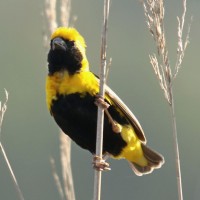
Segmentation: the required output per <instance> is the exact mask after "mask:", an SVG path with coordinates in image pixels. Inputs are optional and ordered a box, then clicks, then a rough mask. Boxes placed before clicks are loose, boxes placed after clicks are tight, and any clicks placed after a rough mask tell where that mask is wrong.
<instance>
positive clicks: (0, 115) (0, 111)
mask: <svg viewBox="0 0 200 200" xmlns="http://www.w3.org/2000/svg"><path fill="white" fill-rule="evenodd" d="M5 94H6V101H5V102H4V104H3V106H2V104H1V102H0V137H1V127H2V123H3V117H4V114H5V112H6V109H7V102H8V92H7V91H6V90H5ZM0 152H1V153H2V155H3V158H4V160H5V162H6V165H7V167H8V170H9V172H10V176H11V178H12V181H13V183H14V186H15V189H16V191H17V194H18V197H19V199H20V200H24V197H23V194H22V191H21V189H20V187H19V184H18V182H17V179H16V177H15V174H14V171H13V169H12V167H11V164H10V162H9V160H8V157H7V155H6V152H5V149H4V147H3V145H2V143H1V140H0Z"/></svg>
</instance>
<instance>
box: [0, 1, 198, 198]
mask: <svg viewBox="0 0 200 200" xmlns="http://www.w3.org/2000/svg"><path fill="white" fill-rule="evenodd" d="M180 4H181V1H176V2H175V1H172V0H169V1H166V10H165V12H166V18H165V20H166V25H165V29H166V32H167V35H166V36H167V40H168V42H169V46H168V48H169V51H170V52H171V54H172V59H171V62H173V59H174V60H175V56H174V57H173V55H175V52H176V40H175V39H176V38H175V35H176V31H177V21H176V16H177V15H180V13H181V11H182V8H180ZM102 6H103V3H102V2H100V1H92V0H85V1H78V0H73V1H72V16H74V15H76V16H78V20H77V22H76V23H75V26H76V28H77V29H78V30H79V31H80V32H81V33H82V35H83V36H84V37H85V39H86V42H87V46H88V48H87V56H88V59H89V61H90V66H91V70H92V71H94V72H96V73H98V71H99V60H100V52H99V51H100V33H101V25H102ZM199 8H200V2H199V1H198V0H190V1H188V12H187V14H188V15H193V16H194V21H193V24H192V30H191V35H190V41H191V44H190V45H189V47H188V49H187V51H186V55H185V60H184V62H183V68H182V69H181V71H180V74H179V76H178V77H177V81H176V83H175V91H174V93H175V104H176V108H175V109H176V113H177V126H178V137H179V144H180V157H181V166H182V174H183V193H184V197H185V199H194V200H198V199H199V196H200V175H198V171H199V167H200V158H199V140H200V138H199V137H200V136H199V134H198V133H200V128H199V125H198V124H199V104H200V92H199V84H200V79H199V74H200V68H199V58H198V53H199V52H200V45H199V42H198V41H199V35H200V26H199V22H200V14H199ZM43 9H44V4H43V2H42V1H39V0H35V1H25V0H18V1H11V0H7V1H2V2H1V6H0V25H1V31H0V38H1V39H0V67H1V70H0V99H1V100H3V98H4V89H3V88H6V89H7V90H8V92H9V102H8V109H7V112H6V115H5V118H4V123H3V127H2V141H3V144H4V148H5V150H6V152H7V154H8V157H9V158H10V162H11V165H12V166H13V170H14V171H15V175H16V177H17V180H18V182H19V184H20V187H21V190H22V192H23V194H24V197H25V199H29V200H36V199H37V200H44V199H49V200H51V199H52V200H53V199H59V195H58V192H57V189H56V186H55V183H54V180H53V177H52V172H51V166H50V162H49V158H50V156H51V155H52V156H53V157H54V158H56V157H57V159H58V158H59V148H58V144H59V141H58V133H59V131H58V128H57V126H56V124H55V122H54V121H53V119H52V118H51V116H50V115H49V113H48V111H47V109H46V104H45V90H44V88H45V76H46V73H47V69H46V65H47V63H46V52H45V50H44V47H43V31H44V30H43V27H44V23H43V21H44V20H43V17H42V12H43ZM108 45H109V48H108V57H109V56H110V57H112V59H113V61H112V66H111V70H110V74H109V81H108V83H109V85H110V86H111V87H112V88H113V89H114V91H116V92H117V93H118V94H119V96H120V97H121V98H122V99H123V100H124V101H125V102H126V103H127V105H128V106H129V107H130V109H131V110H132V111H133V112H134V114H135V115H136V116H137V117H138V119H139V120H140V122H141V124H142V126H143V128H144V130H145V133H146V136H147V139H148V144H149V145H150V146H152V147H154V149H157V150H158V151H159V152H160V153H162V154H163V155H164V156H165V160H166V163H165V165H164V166H163V167H162V168H161V169H160V170H156V171H155V172H154V173H153V174H151V175H149V176H144V177H136V176H135V175H134V174H133V173H132V171H131V170H130V169H129V166H128V164H127V163H126V162H124V161H113V160H111V161H109V162H110V164H111V168H112V171H111V172H108V173H104V174H103V187H102V199H115V200H121V199H124V198H125V199H139V200H142V199H146V198H147V197H148V198H149V199H155V200H156V199H160V197H161V196H162V200H165V199H166V200H168V199H177V188H176V178H175V164H174V151H173V142H172V134H171V132H172V129H171V121H170V118H169V110H168V107H167V104H166V102H165V100H164V97H163V94H162V92H161V91H160V88H159V85H158V83H157V80H156V78H155V75H154V73H153V70H152V69H151V66H150V64H149V58H148V55H149V53H151V52H152V51H155V48H154V44H153V42H152V39H151V37H150V35H149V33H148V30H147V28H146V24H145V22H144V14H143V8H142V6H141V4H140V3H139V2H138V1H131V0H127V1H120V0H116V1H112V4H111V10H110V20H109V33H108ZM91 162H92V158H91V155H90V153H89V152H87V151H85V150H82V149H80V148H79V147H78V146H76V145H75V144H72V168H73V174H74V183H75V190H76V196H77V199H92V194H93V170H92V166H91ZM0 186H1V187H0V194H1V199H4V200H8V199H12V200H14V199H17V195H16V193H15V189H14V186H13V184H12V180H11V178H10V176H9V173H8V170H7V168H6V165H5V163H4V161H3V160H2V158H1V157H0Z"/></svg>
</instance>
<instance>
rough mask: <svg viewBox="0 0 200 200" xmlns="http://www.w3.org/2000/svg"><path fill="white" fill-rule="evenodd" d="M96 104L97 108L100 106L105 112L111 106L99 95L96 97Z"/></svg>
mask: <svg viewBox="0 0 200 200" xmlns="http://www.w3.org/2000/svg"><path fill="white" fill-rule="evenodd" d="M94 103H95V105H96V106H100V107H101V108H103V109H104V110H106V109H108V108H109V106H110V105H109V104H108V103H106V102H105V100H104V98H103V97H102V96H101V95H99V94H97V95H96V99H95V102H94Z"/></svg>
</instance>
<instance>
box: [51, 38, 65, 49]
mask: <svg viewBox="0 0 200 200" xmlns="http://www.w3.org/2000/svg"><path fill="white" fill-rule="evenodd" d="M52 49H53V50H55V49H61V50H66V49H67V45H66V43H65V41H64V40H63V39H62V38H59V37H57V38H55V39H53V41H52Z"/></svg>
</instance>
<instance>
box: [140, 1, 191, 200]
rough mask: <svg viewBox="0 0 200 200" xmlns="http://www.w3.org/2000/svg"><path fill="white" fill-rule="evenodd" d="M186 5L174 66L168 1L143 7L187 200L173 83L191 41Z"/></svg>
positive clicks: (145, 3)
mask: <svg viewBox="0 0 200 200" xmlns="http://www.w3.org/2000/svg"><path fill="white" fill-rule="evenodd" d="M186 5H187V2H186V0H182V7H183V12H182V16H181V17H178V16H177V21H178V28H177V40H178V42H177V55H176V63H175V65H174V67H172V66H171V65H170V62H169V54H168V49H167V41H166V37H165V28H164V14H165V9H164V2H163V0H144V1H143V8H144V14H145V17H146V23H147V27H148V29H149V32H150V33H151V35H152V37H153V39H154V41H155V44H156V48H157V55H156V54H153V55H150V56H149V58H150V63H151V65H152V67H153V70H154V73H155V75H156V77H157V79H158V81H159V84H160V87H161V89H162V90H163V93H164V96H165V99H166V100H167V102H168V104H169V107H170V112H171V119H172V128H173V140H174V149H175V157H176V158H175V160H176V162H175V163H176V177H177V188H178V199H179V200H183V191H182V178H181V167H180V156H179V145H178V135H177V126H176V115H175V105H174V96H173V82H174V80H175V79H176V77H177V75H178V73H179V70H180V68H181V66H182V62H183V58H184V55H185V51H186V48H187V46H188V43H189V33H190V26H191V24H190V25H189V26H188V31H187V34H186V38H185V39H183V32H184V30H185V28H184V24H185V16H186V10H187V6H186Z"/></svg>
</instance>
